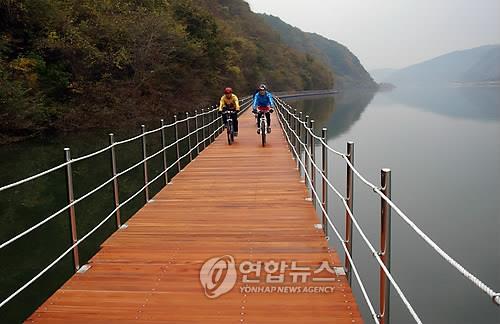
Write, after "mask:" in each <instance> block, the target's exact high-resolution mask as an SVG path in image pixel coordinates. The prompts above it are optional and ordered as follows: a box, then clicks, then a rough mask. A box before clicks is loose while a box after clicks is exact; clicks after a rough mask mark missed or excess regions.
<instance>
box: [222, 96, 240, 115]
mask: <svg viewBox="0 0 500 324" xmlns="http://www.w3.org/2000/svg"><path fill="white" fill-rule="evenodd" d="M224 106H228V107H234V108H235V109H236V111H240V102H239V101H238V97H236V95H235V94H232V95H231V98H229V99H228V98H226V95H223V96H222V98H220V104H219V111H222V108H224Z"/></svg>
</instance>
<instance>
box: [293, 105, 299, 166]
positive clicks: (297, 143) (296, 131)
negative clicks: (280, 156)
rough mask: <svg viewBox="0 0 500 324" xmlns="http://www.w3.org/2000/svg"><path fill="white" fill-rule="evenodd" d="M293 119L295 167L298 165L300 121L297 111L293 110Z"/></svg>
mask: <svg viewBox="0 0 500 324" xmlns="http://www.w3.org/2000/svg"><path fill="white" fill-rule="evenodd" d="M293 120H294V122H295V134H297V136H296V137H295V136H294V138H295V151H297V169H298V168H299V167H300V162H299V161H300V135H299V134H300V122H299V113H298V112H297V110H295V115H293Z"/></svg>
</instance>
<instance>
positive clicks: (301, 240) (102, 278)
mask: <svg viewBox="0 0 500 324" xmlns="http://www.w3.org/2000/svg"><path fill="white" fill-rule="evenodd" d="M275 119H276V114H274V115H273V123H272V124H273V133H272V134H271V135H270V136H269V137H268V140H269V144H268V145H267V146H266V147H265V148H263V147H261V145H260V138H259V137H258V136H257V134H256V133H255V125H254V118H253V116H252V115H251V114H250V113H246V114H244V115H243V116H242V117H240V136H239V137H238V138H237V139H236V142H235V143H234V144H233V145H232V146H228V145H227V142H226V139H225V136H220V137H219V138H218V139H217V140H216V141H215V142H214V143H213V144H212V145H210V146H209V147H208V148H207V149H206V150H204V151H203V152H202V153H201V154H200V156H199V157H197V158H196V159H195V160H194V161H193V162H192V163H191V164H189V165H188V166H187V167H186V168H185V169H184V171H183V172H181V173H180V174H178V175H177V176H176V177H175V178H174V179H173V182H172V184H170V185H168V186H167V187H166V188H164V189H163V190H162V191H161V192H160V193H159V194H158V195H156V196H155V197H154V198H153V200H152V201H151V202H150V203H149V204H147V205H146V206H145V207H143V208H142V209H141V210H140V211H139V212H138V213H137V214H136V215H134V217H132V218H131V219H130V220H129V221H128V223H127V224H128V225H129V226H128V228H126V229H123V230H120V231H118V232H116V233H114V234H113V235H112V236H111V237H110V238H109V239H108V240H107V241H106V242H104V244H103V245H102V249H101V250H100V251H99V252H98V253H97V254H96V255H95V256H94V257H93V258H92V259H91V260H90V262H89V264H90V265H91V268H90V269H89V270H87V271H86V272H84V273H78V274H75V275H74V276H73V277H72V278H71V279H70V280H68V281H67V282H66V283H65V284H64V286H62V287H61V288H60V289H59V290H58V291H57V292H56V293H55V294H54V295H52V296H51V297H50V298H49V299H48V300H47V301H46V302H45V303H44V304H43V305H41V306H40V307H39V309H38V310H37V311H36V312H35V313H34V314H32V315H31V316H30V317H29V318H28V319H27V320H26V321H27V322H36V323H39V322H43V323H96V322H100V323H111V322H118V321H120V322H144V323H316V324H321V323H362V322H363V321H362V319H361V316H360V313H359V309H358V306H357V304H356V301H355V300H354V297H353V295H352V292H351V289H350V288H349V286H348V284H347V280H346V277H345V276H343V275H339V276H336V275H334V274H331V273H328V272H326V271H323V272H322V273H321V274H317V275H315V278H316V279H317V278H319V277H322V278H325V279H329V278H333V279H334V281H333V282H331V281H329V282H317V281H314V282H313V280H312V275H311V276H310V277H309V278H308V281H307V282H306V283H293V282H291V281H292V273H294V271H293V270H292V269H291V268H290V266H291V264H292V261H297V265H298V266H300V267H304V266H306V267H307V266H308V267H310V269H312V270H316V269H317V267H318V266H319V265H320V264H321V263H322V262H323V261H328V262H329V263H330V264H334V265H336V266H340V265H341V263H340V261H339V258H338V256H337V255H336V253H335V252H334V251H330V250H329V249H328V247H327V242H326V240H325V239H324V236H323V235H322V231H321V230H320V229H317V228H315V226H314V225H315V224H317V223H318V218H317V216H316V214H315V211H314V209H313V207H312V204H311V202H309V201H306V200H305V198H306V197H307V192H306V188H305V186H304V183H301V181H300V177H299V174H298V172H297V170H296V165H295V161H293V160H292V158H291V154H290V152H289V151H288V147H287V144H286V141H285V139H284V137H283V134H282V132H281V130H280V128H279V125H278V123H277V121H276V120H275ZM224 255H230V256H232V257H233V258H234V260H235V261H236V268H237V269H238V267H239V265H240V264H241V262H243V261H247V260H249V261H251V262H257V261H262V262H264V263H266V262H269V261H277V262H284V263H285V264H286V266H287V269H286V271H285V276H284V278H285V283H267V284H266V280H265V279H266V272H265V271H264V270H265V269H264V267H262V269H261V272H260V277H257V275H256V273H253V274H251V276H250V278H252V279H257V280H258V281H259V282H258V283H248V284H245V283H243V279H242V273H241V272H239V271H238V276H237V280H236V283H235V286H234V288H233V289H232V290H231V291H229V292H228V293H226V294H224V295H221V296H219V297H218V298H208V297H207V296H205V290H204V288H203V287H202V284H201V283H200V269H201V267H202V265H203V264H204V262H205V261H206V260H208V259H210V258H213V257H220V256H224ZM310 272H311V273H312V271H310ZM284 286H289V287H292V288H293V287H302V288H304V287H309V288H310V287H317V288H325V287H329V288H330V290H329V292H327V293H325V292H324V290H319V292H318V291H317V292H316V293H315V292H308V293H284V292H277V291H275V292H269V291H267V292H266V291H265V290H264V291H259V292H255V291H253V292H249V291H246V293H245V291H243V292H242V291H241V289H242V288H245V287H247V288H246V289H249V288H251V287H253V288H254V289H257V288H259V287H261V288H259V289H263V288H262V287H268V288H269V287H284Z"/></svg>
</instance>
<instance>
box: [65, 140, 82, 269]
mask: <svg viewBox="0 0 500 324" xmlns="http://www.w3.org/2000/svg"><path fill="white" fill-rule="evenodd" d="M64 158H65V160H66V162H70V163H68V165H67V166H66V188H67V191H68V202H69V203H70V204H72V203H73V202H74V201H75V194H74V192H73V170H72V168H71V151H70V149H69V148H68V147H66V148H64ZM69 220H70V226H71V245H73V244H76V242H78V234H77V231H76V217H75V206H74V205H73V206H71V207H70V208H69ZM73 264H74V267H75V272H76V271H78V269H80V257H79V255H78V245H75V246H74V247H73Z"/></svg>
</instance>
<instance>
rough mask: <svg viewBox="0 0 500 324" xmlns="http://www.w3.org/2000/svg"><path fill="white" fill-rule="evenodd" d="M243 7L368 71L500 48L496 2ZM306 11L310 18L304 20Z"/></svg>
mask: <svg viewBox="0 0 500 324" xmlns="http://www.w3.org/2000/svg"><path fill="white" fill-rule="evenodd" d="M246 1H247V2H248V3H249V5H250V8H251V10H252V11H254V12H257V13H266V14H269V15H273V16H277V17H279V18H280V19H281V20H283V21H284V22H286V23H287V24H290V25H292V26H294V27H297V28H299V29H301V30H302V31H304V32H310V33H316V34H319V35H321V36H323V37H326V38H328V39H331V40H334V41H337V42H339V43H341V44H343V45H345V46H346V47H348V48H349V50H350V51H351V52H353V54H354V55H356V56H357V57H358V58H359V60H360V61H361V64H363V66H364V67H365V68H366V70H368V71H372V70H378V69H387V68H390V69H402V68H406V67H408V66H411V65H414V64H418V63H422V62H425V61H427V60H431V59H433V58H436V57H439V56H442V55H446V54H449V53H452V52H456V51H462V50H468V49H472V48H476V47H482V46H487V45H498V44H500V1H495V0H480V1H476V2H470V1H467V0H458V1H453V0H442V1H440V2H439V3H435V2H431V1H417V0H405V1H404V2H403V1H400V0H399V1H397V0H385V1H382V2H376V3H375V2H373V3H366V2H362V1H360V0H356V1H335V2H334V3H324V2H322V1H319V0H309V1H307V2H305V1H296V2H293V5H291V4H290V3H289V2H288V1H283V0H267V1H263V0H246ZM311 8H312V9H314V14H309V12H310V11H311ZM318 9H320V10H318ZM346 27H348V28H346Z"/></svg>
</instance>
